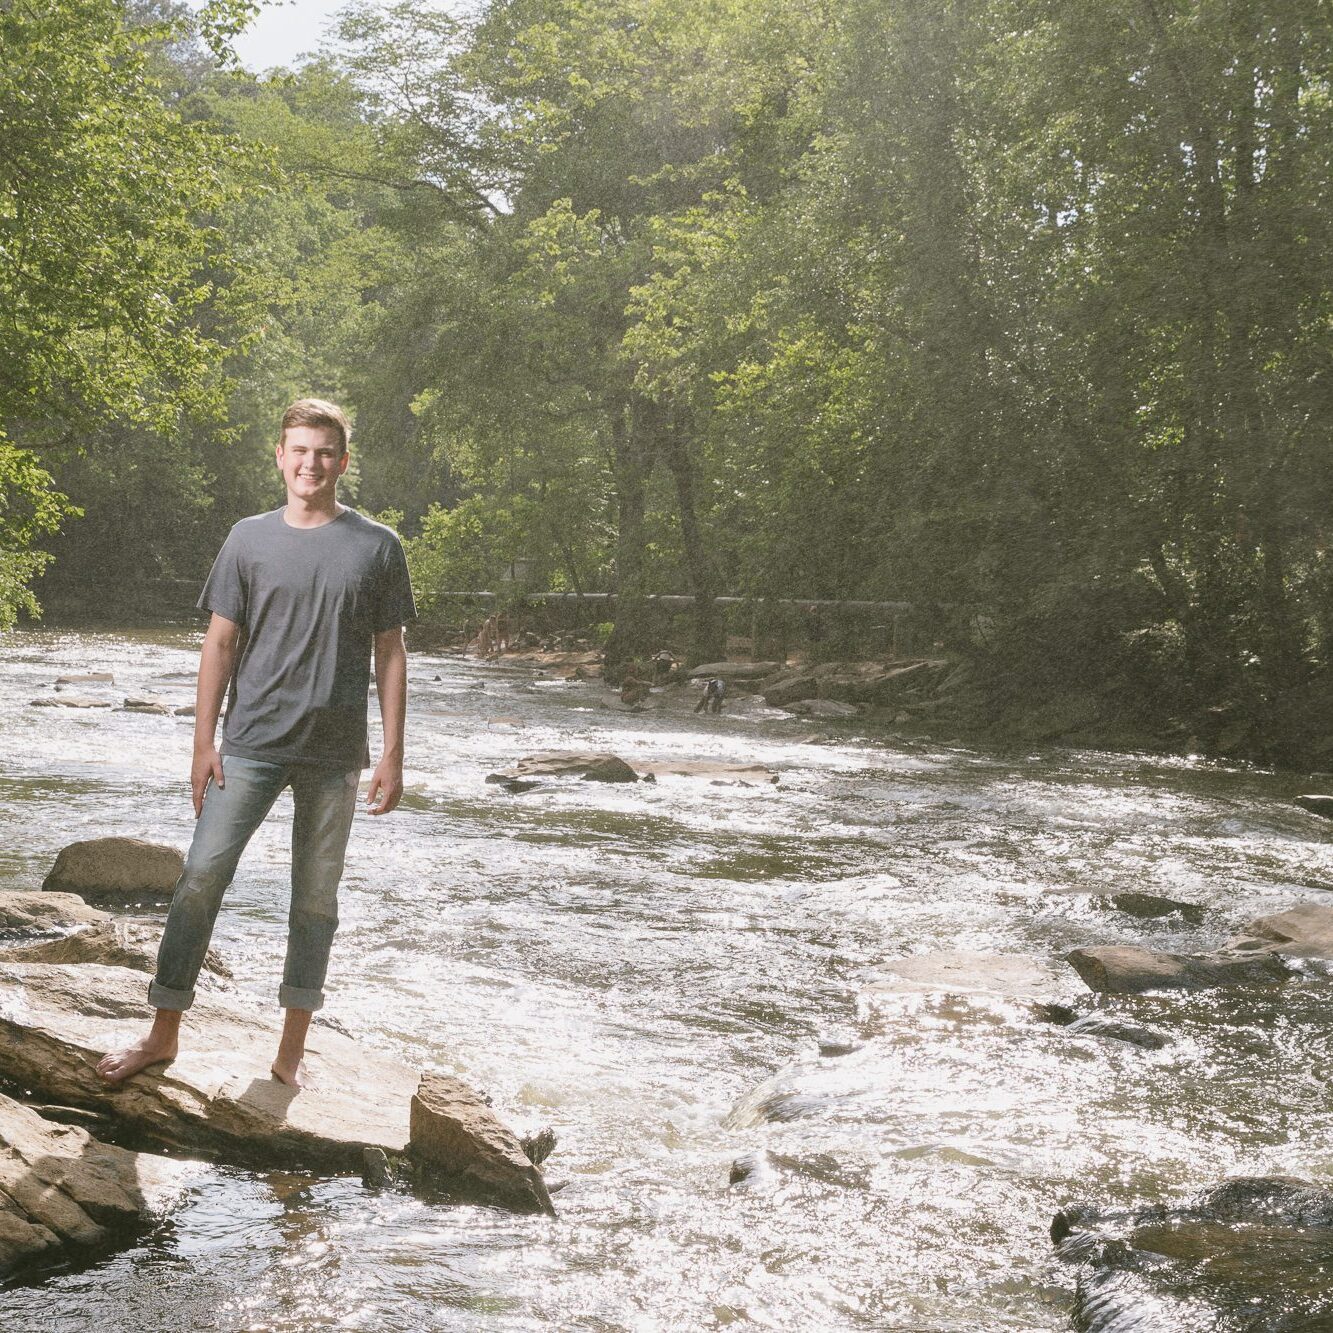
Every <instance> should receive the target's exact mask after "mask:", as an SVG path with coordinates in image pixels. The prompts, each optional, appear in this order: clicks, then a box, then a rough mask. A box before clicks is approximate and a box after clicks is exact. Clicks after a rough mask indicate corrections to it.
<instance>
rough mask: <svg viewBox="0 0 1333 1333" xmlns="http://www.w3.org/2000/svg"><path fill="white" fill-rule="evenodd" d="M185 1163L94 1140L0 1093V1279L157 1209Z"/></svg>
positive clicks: (93, 1243) (88, 1245) (105, 1237)
mask: <svg viewBox="0 0 1333 1333" xmlns="http://www.w3.org/2000/svg"><path fill="white" fill-rule="evenodd" d="M189 1170H190V1167H189V1164H188V1163H184V1162H179V1161H174V1160H171V1159H168V1158H165V1157H154V1156H151V1155H149V1154H146V1153H135V1152H129V1151H127V1150H125V1149H124V1148H117V1147H113V1146H112V1145H110V1144H106V1143H99V1142H98V1141H97V1140H96V1139H95V1138H93V1137H92V1136H91V1135H90V1134H89V1133H88V1132H87V1130H85V1129H82V1128H79V1127H78V1126H76V1125H64V1124H56V1123H53V1122H52V1121H50V1120H46V1119H43V1118H42V1116H41V1115H39V1114H38V1113H37V1112H36V1111H35V1110H33V1109H32V1108H30V1107H28V1106H25V1105H23V1104H22V1103H20V1102H17V1101H14V1100H13V1099H12V1098H10V1097H6V1096H3V1095H0V1276H7V1275H8V1274H10V1273H12V1272H14V1271H15V1270H16V1269H19V1268H21V1267H22V1266H24V1265H25V1264H31V1263H33V1262H39V1261H42V1260H47V1259H50V1258H53V1257H55V1256H57V1255H58V1254H59V1253H60V1252H62V1251H64V1250H66V1249H69V1248H72V1247H73V1248H84V1249H94V1248H97V1247H101V1246H105V1245H107V1244H108V1243H109V1242H110V1241H111V1240H112V1239H113V1237H115V1236H116V1235H118V1234H121V1233H124V1232H126V1231H128V1230H132V1229H133V1228H134V1227H136V1226H137V1225H138V1224H139V1223H140V1221H141V1220H142V1219H143V1218H144V1217H145V1216H146V1215H147V1214H150V1213H151V1212H153V1211H155V1210H156V1209H158V1208H160V1207H163V1206H164V1205H165V1204H166V1203H167V1202H168V1201H169V1200H170V1198H171V1197H172V1195H173V1194H174V1193H175V1192H176V1190H177V1189H178V1188H179V1187H180V1184H181V1182H182V1181H183V1179H184V1178H185V1176H186V1174H187V1173H188V1172H189Z"/></svg>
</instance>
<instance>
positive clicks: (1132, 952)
mask: <svg viewBox="0 0 1333 1333" xmlns="http://www.w3.org/2000/svg"><path fill="white" fill-rule="evenodd" d="M1065 959H1066V961H1067V962H1068V963H1069V964H1070V966H1071V967H1073V969H1074V970H1075V971H1076V972H1077V973H1078V974H1079V976H1080V977H1082V978H1083V980H1084V981H1085V982H1086V983H1087V985H1088V988H1089V989H1090V990H1094V991H1104V992H1109V993H1111V994H1114V995H1128V994H1133V993H1135V992H1138V991H1151V990H1173V989H1184V990H1196V989H1206V988H1210V987H1214V986H1262V985H1269V986H1271V985H1275V984H1277V983H1279V982H1282V981H1285V980H1286V979H1287V977H1288V976H1289V975H1290V970H1289V969H1288V968H1287V967H1286V965H1285V964H1284V963H1283V962H1282V961H1281V960H1280V959H1279V958H1275V957H1274V956H1272V955H1271V954H1267V953H1260V954H1251V955H1245V954H1225V953H1211V954H1181V953H1159V952H1157V951H1156V950H1153V949H1144V948H1140V947H1139V946H1138V945H1133V944H1111V945H1104V946H1102V947H1100V948H1093V949H1074V950H1072V951H1071V952H1070V953H1068V954H1066V955H1065Z"/></svg>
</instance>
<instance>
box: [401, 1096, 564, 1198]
mask: <svg viewBox="0 0 1333 1333" xmlns="http://www.w3.org/2000/svg"><path fill="white" fill-rule="evenodd" d="M550 1146H551V1147H553V1146H554V1141H552V1143H551V1145H550ZM537 1147H538V1145H536V1144H535V1143H534V1151H535V1150H536V1148H537ZM548 1151H549V1147H548ZM409 1153H410V1156H411V1158H412V1160H413V1162H414V1163H415V1164H416V1166H417V1167H418V1169H419V1173H424V1174H425V1175H427V1176H428V1177H430V1178H433V1181H434V1182H435V1183H438V1184H439V1185H440V1186H442V1187H443V1188H446V1189H448V1190H450V1191H451V1192H454V1193H457V1194H459V1195H461V1196H464V1197H468V1198H475V1199H477V1200H479V1201H483V1202H487V1203H499V1204H501V1205H502V1206H503V1207H506V1208H511V1209H514V1210H515V1211H517V1212H525V1213H548V1214H550V1215H552V1216H554V1215H555V1209H554V1207H553V1206H552V1204H551V1196H550V1195H549V1194H548V1193H547V1189H546V1183H545V1181H544V1180H543V1179H542V1173H541V1171H540V1169H539V1168H538V1166H537V1164H536V1163H535V1162H534V1161H532V1160H531V1159H530V1158H529V1157H528V1154H527V1153H526V1152H525V1151H524V1148H523V1145H522V1143H520V1142H519V1140H518V1139H517V1138H516V1137H515V1136H514V1135H513V1133H511V1132H510V1130H509V1129H507V1128H506V1127H505V1126H504V1125H503V1124H502V1123H501V1121H500V1119H499V1117H498V1116H497V1115H496V1114H495V1112H494V1111H493V1110H491V1108H490V1106H489V1105H488V1104H487V1102H486V1101H485V1099H484V1098H483V1097H481V1096H480V1095H479V1094H478V1093H476V1092H474V1091H473V1090H472V1089H471V1088H469V1087H468V1086H467V1084H465V1083H463V1082H461V1081H460V1080H459V1079H456V1078H452V1077H450V1076H449V1075H447V1074H423V1075H422V1078H421V1083H420V1086H419V1087H418V1088H417V1090H416V1093H415V1094H414V1095H413V1097H412V1111H411V1144H410V1148H409Z"/></svg>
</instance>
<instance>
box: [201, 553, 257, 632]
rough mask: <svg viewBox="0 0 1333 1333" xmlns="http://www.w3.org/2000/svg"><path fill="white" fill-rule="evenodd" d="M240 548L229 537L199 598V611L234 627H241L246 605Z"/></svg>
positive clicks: (243, 622) (210, 571)
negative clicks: (213, 614)
mask: <svg viewBox="0 0 1333 1333" xmlns="http://www.w3.org/2000/svg"><path fill="white" fill-rule="evenodd" d="M240 555H241V553H240V544H239V543H238V542H237V540H236V534H235V533H232V534H231V535H229V536H228V538H227V540H226V541H225V542H223V543H222V550H220V551H219V552H218V555H217V559H216V560H214V561H213V568H212V569H211V570H209V573H208V580H207V582H206V583H205V584H204V590H203V592H201V593H200V594H199V601H198V603H197V604H196V605H198V607H199V609H200V610H201V611H215V612H216V613H217V614H218V615H220V616H225V617H226V619H228V620H230V621H231V622H232V623H233V624H236V625H244V624H245V623H246V621H245V611H246V606H247V603H248V598H247V597H246V583H245V574H244V571H243V570H242V568H241V558H240Z"/></svg>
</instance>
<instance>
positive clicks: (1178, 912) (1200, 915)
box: [1094, 893, 1208, 926]
mask: <svg viewBox="0 0 1333 1333" xmlns="http://www.w3.org/2000/svg"><path fill="white" fill-rule="evenodd" d="M1094 901H1095V902H1096V903H1098V904H1099V905H1101V904H1105V905H1106V906H1107V907H1113V908H1114V909H1115V910H1116V911H1117V912H1124V913H1125V915H1126V916H1132V917H1137V918H1138V919H1139V920H1140V921H1155V920H1157V919H1158V918H1160V917H1164V916H1178V917H1180V918H1181V920H1182V921H1188V922H1189V924H1190V925H1192V926H1201V925H1203V922H1204V919H1205V918H1206V917H1207V915H1208V909H1207V908H1206V907H1203V906H1201V905H1200V904H1199V903H1183V902H1180V901H1179V900H1178V899H1175V898H1163V897H1160V896H1159V895H1158V894H1155V893H1112V894H1108V895H1106V896H1103V897H1098V898H1096V899H1094Z"/></svg>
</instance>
